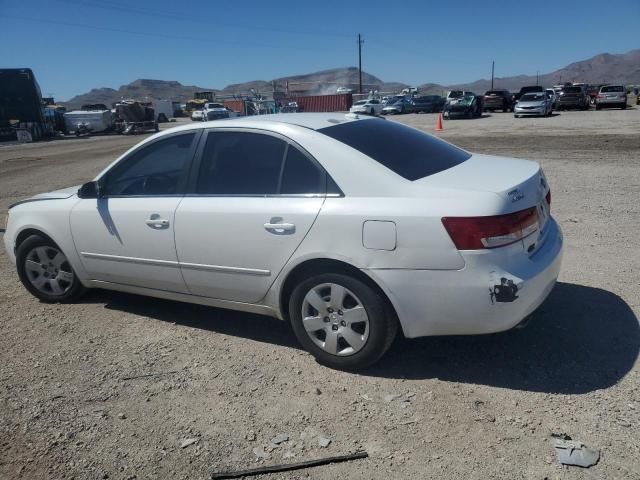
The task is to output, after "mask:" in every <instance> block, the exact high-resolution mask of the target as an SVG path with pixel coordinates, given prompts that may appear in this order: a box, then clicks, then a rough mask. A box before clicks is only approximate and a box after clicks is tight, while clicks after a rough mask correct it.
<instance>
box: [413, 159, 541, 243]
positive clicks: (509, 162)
mask: <svg viewBox="0 0 640 480" xmlns="http://www.w3.org/2000/svg"><path fill="white" fill-rule="evenodd" d="M417 183H420V184H422V185H425V186H427V185H428V186H430V187H433V188H445V189H457V190H465V191H469V190H472V191H473V190H475V191H480V192H490V193H494V194H496V195H497V196H498V198H499V199H500V200H499V201H498V202H497V204H496V210H495V212H491V215H502V214H508V213H513V212H519V211H522V210H525V209H528V208H536V210H537V214H538V223H539V228H538V230H537V231H536V232H534V233H532V234H531V235H529V236H528V237H526V238H525V239H524V240H523V242H522V244H523V245H522V246H523V249H525V250H526V251H527V252H528V253H529V254H533V253H534V252H535V251H536V250H537V247H538V246H539V245H540V244H542V241H541V240H542V239H543V237H544V233H545V226H546V222H547V220H548V218H549V204H548V203H547V200H546V198H545V197H546V195H547V193H548V192H549V187H548V184H547V179H546V178H545V175H544V172H543V171H542V168H541V167H540V165H539V164H538V163H536V162H533V161H529V160H521V159H516V158H507V157H497V156H493V155H480V154H473V155H472V156H471V158H469V160H467V161H466V162H463V163H461V164H460V165H457V166H455V167H453V168H449V169H447V170H444V171H442V172H440V173H437V174H435V175H431V176H429V177H426V178H423V179H421V180H418V181H417ZM471 208H473V206H472V207H471ZM470 215H471V216H473V215H475V213H474V212H470Z"/></svg>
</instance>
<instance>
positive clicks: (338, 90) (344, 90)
mask: <svg viewBox="0 0 640 480" xmlns="http://www.w3.org/2000/svg"><path fill="white" fill-rule="evenodd" d="M352 92H353V90H352V89H350V88H347V87H338V88H337V89H336V93H341V94H344V93H352Z"/></svg>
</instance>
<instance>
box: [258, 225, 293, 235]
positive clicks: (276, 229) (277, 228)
mask: <svg viewBox="0 0 640 480" xmlns="http://www.w3.org/2000/svg"><path fill="white" fill-rule="evenodd" d="M264 229H265V230H266V231H267V232H271V233H285V232H294V231H295V230H296V226H295V225H294V224H293V223H265V224H264Z"/></svg>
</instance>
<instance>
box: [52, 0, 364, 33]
mask: <svg viewBox="0 0 640 480" xmlns="http://www.w3.org/2000/svg"><path fill="white" fill-rule="evenodd" d="M58 1H59V2H63V3H69V4H73V5H80V6H83V7H89V8H100V9H103V10H111V11H117V12H126V13H135V14H138V15H144V16H153V17H159V18H167V19H170V20H174V21H175V20H178V21H185V22H189V23H199V24H203V25H208V26H212V21H211V20H203V19H201V18H197V17H187V16H184V15H181V14H179V13H175V12H168V11H158V10H149V9H147V8H142V7H135V6H128V5H127V6H124V5H115V4H113V3H109V4H104V3H101V2H96V1H92V0H58ZM213 26H215V27H216V28H220V27H225V28H237V29H244V30H262V31H266V32H275V33H287V34H293V35H312V36H317V37H326V36H334V37H342V38H346V37H351V35H352V34H351V33H347V32H336V31H319V30H316V31H310V30H296V29H290V28H278V27H267V26H263V25H246V24H242V23H229V22H220V21H218V20H215V22H214V23H213Z"/></svg>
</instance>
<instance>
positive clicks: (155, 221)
mask: <svg viewBox="0 0 640 480" xmlns="http://www.w3.org/2000/svg"><path fill="white" fill-rule="evenodd" d="M144 223H146V224H147V225H149V226H150V227H156V228H164V227H168V226H169V220H167V219H166V218H150V219H149V220H145V222H144Z"/></svg>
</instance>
